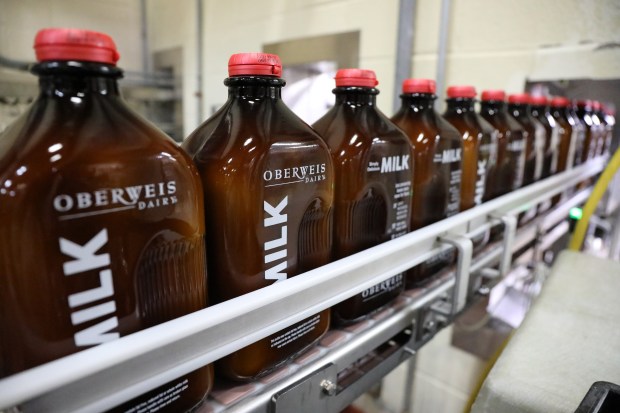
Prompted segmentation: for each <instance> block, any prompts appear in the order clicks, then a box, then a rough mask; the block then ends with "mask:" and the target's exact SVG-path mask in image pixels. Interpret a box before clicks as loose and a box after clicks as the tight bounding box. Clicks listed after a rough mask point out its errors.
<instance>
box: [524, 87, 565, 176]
mask: <svg viewBox="0 0 620 413" xmlns="http://www.w3.org/2000/svg"><path fill="white" fill-rule="evenodd" d="M530 107H531V114H532V117H534V118H536V119H538V121H539V122H540V124H541V125H542V126H543V128H545V146H544V148H543V162H542V174H541V178H543V179H544V178H548V177H550V176H551V175H553V174H554V173H555V172H556V170H557V166H558V144H559V135H558V128H557V125H556V121H555V119H554V117H553V115H552V114H551V111H550V109H549V102H548V99H547V98H546V97H545V96H540V95H539V96H530Z"/></svg>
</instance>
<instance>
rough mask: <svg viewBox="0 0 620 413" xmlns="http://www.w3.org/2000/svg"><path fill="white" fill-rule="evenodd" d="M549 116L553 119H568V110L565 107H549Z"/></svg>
mask: <svg viewBox="0 0 620 413" xmlns="http://www.w3.org/2000/svg"><path fill="white" fill-rule="evenodd" d="M551 115H552V116H553V117H554V118H557V117H562V118H568V116H569V115H570V112H569V109H568V108H567V107H565V106H551Z"/></svg>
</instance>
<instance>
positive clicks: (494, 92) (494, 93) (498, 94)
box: [481, 89, 506, 102]
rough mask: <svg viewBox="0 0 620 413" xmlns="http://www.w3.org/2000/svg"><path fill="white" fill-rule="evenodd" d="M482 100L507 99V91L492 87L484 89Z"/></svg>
mask: <svg viewBox="0 0 620 413" xmlns="http://www.w3.org/2000/svg"><path fill="white" fill-rule="evenodd" d="M481 97H482V100H501V101H502V102H503V101H504V100H506V92H504V91H503V90H501V89H490V90H483V91H482V95H481Z"/></svg>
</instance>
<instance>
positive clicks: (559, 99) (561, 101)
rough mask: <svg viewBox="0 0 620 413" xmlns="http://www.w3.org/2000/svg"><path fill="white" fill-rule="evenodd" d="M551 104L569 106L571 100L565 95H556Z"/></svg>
mask: <svg viewBox="0 0 620 413" xmlns="http://www.w3.org/2000/svg"><path fill="white" fill-rule="evenodd" d="M551 106H553V107H554V108H567V107H569V106H570V100H568V98H565V97H564V96H556V97H554V98H553V99H551Z"/></svg>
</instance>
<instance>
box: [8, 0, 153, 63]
mask: <svg viewBox="0 0 620 413" xmlns="http://www.w3.org/2000/svg"><path fill="white" fill-rule="evenodd" d="M46 27H72V28H78V29H90V30H96V31H101V32H104V33H107V34H109V35H110V36H112V38H113V39H114V40H115V42H116V46H117V47H118V49H119V52H120V55H121V59H120V61H119V66H122V67H123V68H124V69H126V70H132V71H139V70H142V54H141V53H142V52H141V45H142V40H141V37H140V2H139V1H137V0H135V1H127V0H87V1H84V0H45V1H44V0H0V54H1V55H2V56H5V57H7V58H9V59H14V60H23V61H34V60H35V56H34V50H33V49H32V45H33V43H34V36H35V34H36V33H37V31H38V30H39V29H42V28H46Z"/></svg>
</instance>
